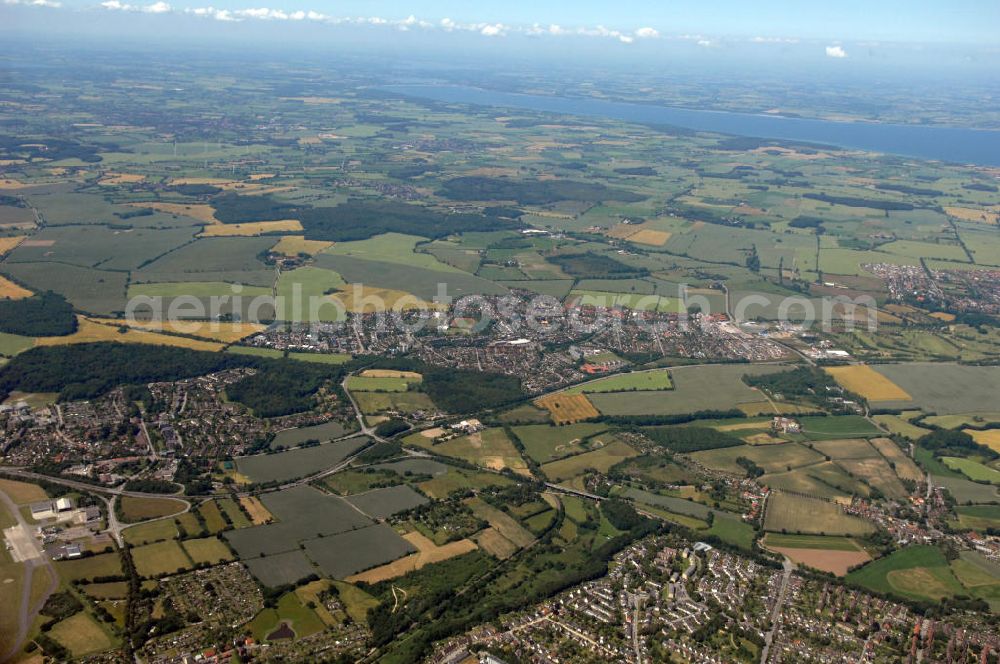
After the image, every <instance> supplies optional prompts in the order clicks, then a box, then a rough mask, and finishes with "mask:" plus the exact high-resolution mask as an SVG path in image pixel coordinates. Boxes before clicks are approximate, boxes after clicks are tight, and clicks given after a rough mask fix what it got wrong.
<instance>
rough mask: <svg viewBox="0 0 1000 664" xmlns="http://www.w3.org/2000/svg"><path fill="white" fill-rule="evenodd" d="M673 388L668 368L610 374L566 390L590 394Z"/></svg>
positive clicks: (570, 392)
mask: <svg viewBox="0 0 1000 664" xmlns="http://www.w3.org/2000/svg"><path fill="white" fill-rule="evenodd" d="M671 388H673V382H672V381H671V380H670V372H669V371H668V370H667V369H656V370H655V371H636V372H631V373H623V374H617V375H614V376H608V377H607V378H602V379H600V380H595V381H591V382H588V383H584V384H582V385H577V386H575V387H571V388H569V389H568V390H566V393H567V394H590V393H595V392H598V393H599V392H635V391H646V390H669V389H671Z"/></svg>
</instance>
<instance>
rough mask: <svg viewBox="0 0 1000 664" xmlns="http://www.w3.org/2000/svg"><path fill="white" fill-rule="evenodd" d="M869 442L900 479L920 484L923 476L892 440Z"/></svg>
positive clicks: (883, 439)
mask: <svg viewBox="0 0 1000 664" xmlns="http://www.w3.org/2000/svg"><path fill="white" fill-rule="evenodd" d="M870 442H871V444H872V446H873V447H874V448H875V449H876V450H878V451H879V454H881V455H882V456H883V457H885V458H886V460H887V461H889V462H890V463H891V464H892V466H893V470H894V471H895V472H896V475H898V476H899V478H900V479H903V480H911V481H913V482H920V481H921V480H923V479H924V474H923V473H922V472H921V471H920V468H918V467H917V464H915V463H914V462H913V459H911V458H910V457H909V455H908V454H906V452H904V451H903V450H902V449H901V448H900V447H899V445H897V444H896V443H895V442H893V441H892V439H890V438H873V439H872V440H871V441H870Z"/></svg>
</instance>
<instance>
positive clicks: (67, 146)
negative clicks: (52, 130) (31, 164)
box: [0, 136, 118, 164]
mask: <svg viewBox="0 0 1000 664" xmlns="http://www.w3.org/2000/svg"><path fill="white" fill-rule="evenodd" d="M117 148H118V146H117V145H114V144H106V145H103V146H97V145H85V144H83V143H80V142H79V141H74V140H71V139H66V138H52V137H48V136H45V137H37V138H30V139H28V138H26V137H24V136H0V154H2V155H4V158H5V159H28V160H29V161H30V160H34V159H47V160H49V161H60V160H62V159H79V160H80V161H84V162H87V163H88V164H94V163H97V162H99V161H101V155H99V154H97V152H98V150H108V151H111V152H114V151H115V150H116V149H117Z"/></svg>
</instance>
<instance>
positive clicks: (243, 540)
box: [224, 486, 372, 561]
mask: <svg viewBox="0 0 1000 664" xmlns="http://www.w3.org/2000/svg"><path fill="white" fill-rule="evenodd" d="M261 502H262V503H263V505H264V506H265V507H266V508H267V510H268V511H269V512H270V513H271V515H272V516H273V518H274V519H275V522H273V523H270V524H267V525H262V526H253V527H250V528H241V529H239V530H229V531H226V532H225V533H224V537H225V538H226V540H227V541H228V542H229V543H230V544H231V545H232V546H233V548H234V549H236V552H237V553H238V554H239V555H240V559H242V560H244V561H246V560H249V559H251V558H255V557H258V556H260V554H261V553H263V554H265V555H267V556H270V555H273V554H276V553H283V552H285V551H289V550H292V549H295V548H297V547H298V543H299V542H301V541H303V540H306V539H311V538H315V537H326V536H329V535H335V534H337V533H342V532H344V531H347V530H353V529H355V528H363V527H365V526H369V525H371V523H372V522H371V520H370V519H368V518H367V517H365V516H364V515H362V514H361V513H360V512H358V511H357V510H356V509H354V507H352V506H351V505H349V504H348V503H347V502H346V501H344V500H343V499H342V498H338V497H336V496H331V495H329V494H326V493H323V492H322V491H319V490H317V489H314V488H312V487H310V486H297V487H295V488H293V489H287V490H285V491H278V492H275V493H268V494H265V495H264V496H262V497H261Z"/></svg>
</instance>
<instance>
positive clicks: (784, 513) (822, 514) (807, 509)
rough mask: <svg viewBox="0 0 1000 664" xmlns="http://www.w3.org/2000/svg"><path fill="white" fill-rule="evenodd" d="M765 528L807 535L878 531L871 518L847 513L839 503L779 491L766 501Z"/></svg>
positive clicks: (862, 533) (857, 533) (861, 533)
mask: <svg viewBox="0 0 1000 664" xmlns="http://www.w3.org/2000/svg"><path fill="white" fill-rule="evenodd" d="M764 528H765V529H766V530H768V531H769V532H777V533H781V534H786V533H793V534H808V535H864V534H867V533H870V532H873V531H874V530H875V527H874V526H873V525H872V524H871V523H870V522H869V521H865V520H864V519H860V518H858V517H856V516H851V515H849V514H845V513H844V511H843V509H842V508H841V507H840V506H839V505H837V504H836V503H832V502H828V501H825V500H821V499H818V498H807V497H805V496H800V495H797V494H791V493H782V492H780V491H774V492H772V494H771V496H770V497H769V498H768V500H767V513H766V514H765V516H764Z"/></svg>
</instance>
